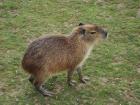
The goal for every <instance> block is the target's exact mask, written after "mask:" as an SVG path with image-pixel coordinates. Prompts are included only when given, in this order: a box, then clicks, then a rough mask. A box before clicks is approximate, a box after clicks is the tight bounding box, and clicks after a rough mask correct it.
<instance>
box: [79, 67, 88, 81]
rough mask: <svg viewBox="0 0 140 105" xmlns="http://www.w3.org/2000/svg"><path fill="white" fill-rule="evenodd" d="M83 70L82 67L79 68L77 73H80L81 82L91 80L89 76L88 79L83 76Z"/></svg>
mask: <svg viewBox="0 0 140 105" xmlns="http://www.w3.org/2000/svg"><path fill="white" fill-rule="evenodd" d="M81 70H82V68H81V67H78V68H77V73H78V76H79V80H80V82H81V83H86V81H87V80H89V79H88V78H87V79H85V78H83V75H82V72H81Z"/></svg>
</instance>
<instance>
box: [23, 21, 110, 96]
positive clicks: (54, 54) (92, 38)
mask: <svg viewBox="0 0 140 105" xmlns="http://www.w3.org/2000/svg"><path fill="white" fill-rule="evenodd" d="M106 37H107V32H105V31H104V30H103V29H102V28H101V27H99V26H97V25H93V24H79V26H77V27H76V28H74V29H73V31H72V33H71V35H69V36H47V37H44V38H40V39H37V40H35V41H33V42H32V43H31V44H30V45H29V47H28V49H27V51H26V53H25V55H24V57H23V60H22V67H23V69H24V70H25V71H27V72H28V73H30V74H31V76H32V78H33V79H32V80H33V81H32V83H33V84H34V85H37V86H41V85H42V83H43V82H44V80H45V78H46V77H49V76H50V75H52V74H55V73H58V72H60V71H63V70H67V71H68V76H71V75H72V72H73V71H74V70H75V69H77V68H81V67H82V65H83V64H84V61H85V60H86V59H87V58H88V55H89V54H90V52H91V51H92V48H93V46H94V45H95V44H96V43H97V42H99V41H100V40H102V39H105V38H106ZM69 74H71V75H69ZM80 75H81V74H80ZM81 78H82V77H81ZM69 79H71V78H69ZM69 82H70V80H69ZM42 94H44V93H42Z"/></svg>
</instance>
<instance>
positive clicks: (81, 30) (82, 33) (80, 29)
mask: <svg viewBox="0 0 140 105" xmlns="http://www.w3.org/2000/svg"><path fill="white" fill-rule="evenodd" d="M85 32H86V30H85V29H84V28H82V27H80V28H79V33H80V34H81V35H85Z"/></svg>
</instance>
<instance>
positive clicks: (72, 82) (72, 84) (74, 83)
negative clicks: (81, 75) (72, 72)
mask: <svg viewBox="0 0 140 105" xmlns="http://www.w3.org/2000/svg"><path fill="white" fill-rule="evenodd" d="M68 85H69V86H75V85H76V81H75V80H71V81H70V82H68Z"/></svg>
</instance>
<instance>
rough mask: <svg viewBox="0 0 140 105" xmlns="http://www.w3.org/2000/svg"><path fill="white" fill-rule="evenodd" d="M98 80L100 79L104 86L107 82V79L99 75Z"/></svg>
mask: <svg viewBox="0 0 140 105" xmlns="http://www.w3.org/2000/svg"><path fill="white" fill-rule="evenodd" d="M99 81H100V84H101V85H103V86H104V85H106V84H107V83H108V81H109V80H108V79H107V78H105V77H101V78H99Z"/></svg>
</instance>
